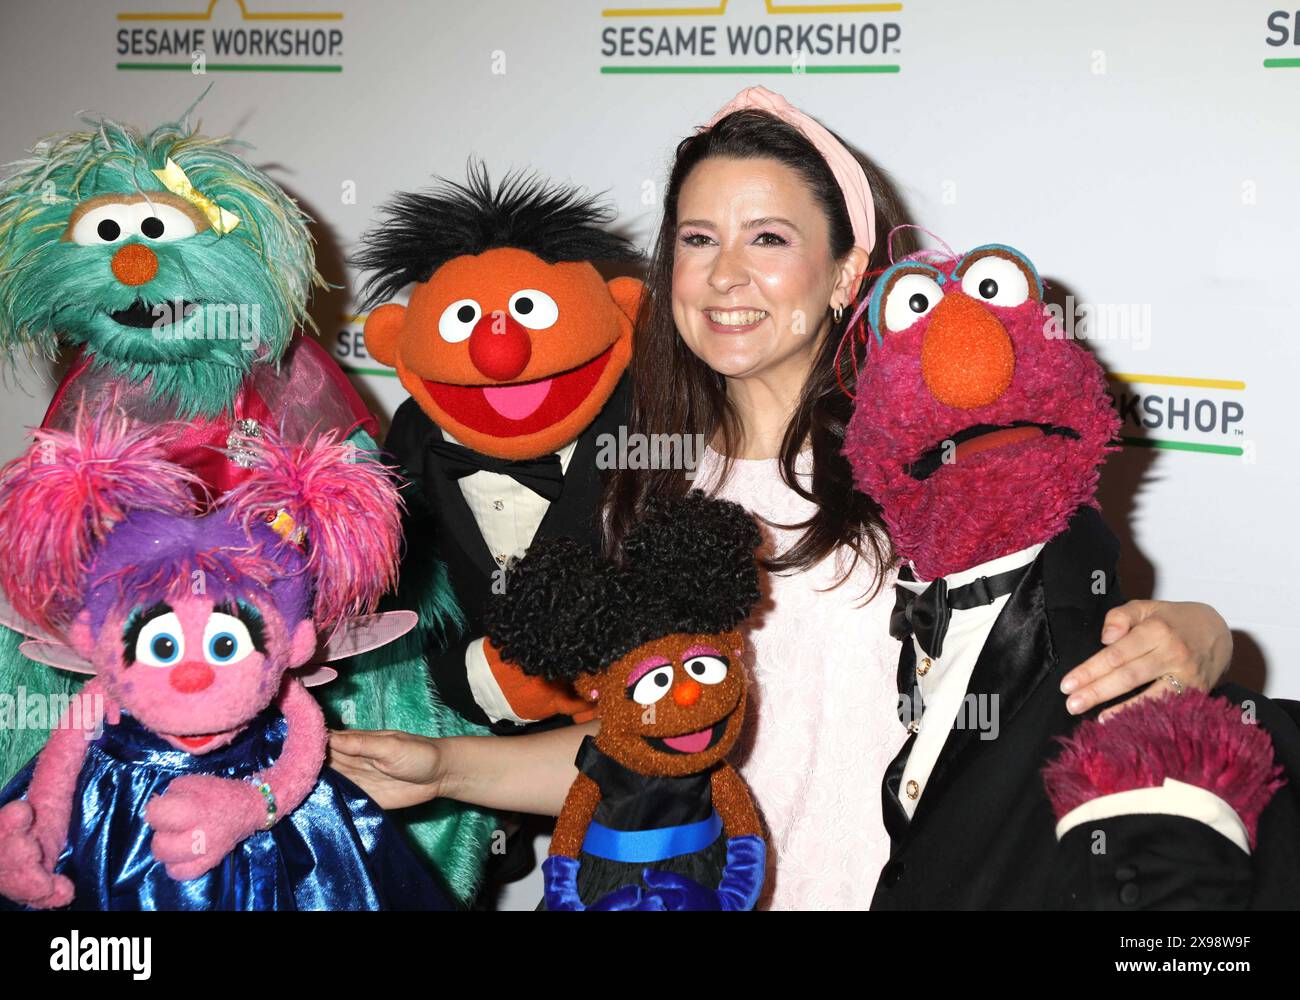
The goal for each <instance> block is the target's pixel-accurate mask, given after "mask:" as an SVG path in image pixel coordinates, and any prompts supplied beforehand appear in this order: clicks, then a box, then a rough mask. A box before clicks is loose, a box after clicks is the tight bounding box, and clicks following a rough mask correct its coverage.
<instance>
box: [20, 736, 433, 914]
mask: <svg viewBox="0 0 1300 1000" xmlns="http://www.w3.org/2000/svg"><path fill="white" fill-rule="evenodd" d="M287 728H288V726H287V723H286V722H285V719H284V716H282V715H280V714H279V713H278V712H276V711H274V710H268V711H267V712H264V713H263V714H262V715H260V716H259V717H258V718H257V719H255V720H254V721H253V722H252V723H251V724H250V725H249V726H248V727H247V728H246V729H245V730H244V731H243V732H242V733H240V734H239V735H238V736H237V737H236V738H235V739H234V741H233V742H231V744H230V745H229V746H225V747H222V748H220V749H217V750H214V751H212V752H211V753H207V754H201V755H196V754H190V753H187V752H185V751H184V750H177V749H175V748H174V747H172V746H171V745H170V744H168V743H166V742H164V741H163V740H162V739H160V738H159V737H157V736H155V735H154V734H153V733H151V732H150V731H149V730H147V729H146V728H145V727H144V726H143V725H141V724H140V723H139V722H137V721H136V720H135V719H132V718H131V717H130V716H129V715H127V714H126V713H125V712H124V713H122V717H121V722H120V723H118V724H117V725H105V726H104V730H103V733H102V734H101V735H100V736H99V738H98V739H96V740H94V741H93V742H92V743H91V744H90V746H89V747H88V748H87V751H86V758H85V761H84V763H83V765H82V768H81V776H80V779H79V780H78V782H77V790H76V794H75V797H74V800H73V803H72V822H71V824H70V826H69V832H68V845H67V847H66V848H65V849H64V851H63V854H62V855H61V856H60V858H59V863H58V866H57V868H56V870H57V871H58V872H60V873H61V874H63V875H66V876H68V877H69V878H70V879H71V880H72V883H73V886H74V887H75V892H76V895H75V897H74V898H73V901H72V903H71V905H70V906H69V907H68V908H69V909H71V910H448V909H452V908H453V907H452V905H451V903H450V902H449V901H448V899H447V897H446V895H444V893H443V892H442V890H441V889H440V887H439V886H438V884H437V883H436V882H435V880H434V879H433V878H432V877H431V876H430V875H429V873H428V872H427V871H426V870H425V869H424V867H423V866H422V865H421V863H420V862H419V861H418V860H417V859H416V857H415V854H414V853H413V852H412V851H411V849H410V847H409V846H408V845H407V843H406V841H405V840H404V839H403V836H402V834H401V832H400V831H399V830H398V829H397V826H396V825H395V824H394V823H392V822H390V821H388V820H387V819H386V817H385V815H384V812H383V810H382V809H380V808H379V806H377V805H375V803H374V802H373V801H372V800H371V799H370V798H369V797H368V796H366V794H365V793H364V792H362V791H361V789H359V788H358V787H357V786H356V785H354V784H353V783H352V782H350V781H348V780H347V779H346V778H344V777H343V776H342V775H340V774H338V773H337V772H335V771H333V770H331V769H330V768H325V769H323V770H322V772H321V776H320V779H319V780H318V781H317V782H316V787H315V788H314V789H312V792H311V794H310V795H309V796H308V797H307V798H306V799H305V800H304V801H303V803H302V804H301V805H300V806H299V807H298V808H297V809H295V810H294V811H293V812H292V813H291V814H290V815H289V816H287V817H284V818H282V819H281V820H280V821H279V822H277V823H276V824H275V826H273V827H272V828H271V829H270V830H263V831H259V832H258V833H255V834H253V835H252V836H251V837H249V838H248V839H247V840H245V841H244V842H243V843H242V844H239V845H238V846H237V847H236V848H235V849H234V850H233V851H231V853H230V854H229V855H228V856H227V857H226V858H225V859H224V860H222V862H221V863H220V864H219V865H217V866H216V867H215V868H213V869H212V870H210V871H208V872H207V873H206V874H204V875H201V876H200V877H198V878H196V879H191V880H190V881H188V882H177V881H176V880H175V879H173V878H171V877H170V876H169V875H168V874H167V872H166V869H165V868H164V867H163V866H162V864H160V863H159V862H157V861H155V860H154V858H153V855H152V854H151V853H150V851H149V842H150V839H151V836H152V833H153V831H152V829H151V828H150V827H149V825H148V824H147V823H146V822H145V819H144V810H145V805H146V804H147V803H148V802H149V800H150V799H151V798H152V797H153V796H154V795H157V794H159V793H161V792H162V791H163V790H164V789H165V788H166V787H167V785H168V784H170V783H171V781H172V780H173V779H174V778H178V777H181V776H182V775H186V774H208V775H217V776H220V777H224V778H239V779H245V778H247V777H249V776H250V775H252V774H254V773H256V772H258V771H262V770H265V769H266V768H267V767H269V766H270V765H271V764H272V763H274V761H275V759H276V758H277V757H278V756H279V755H280V750H281V748H282V747H283V745H284V737H285V732H286V730H287ZM34 767H35V761H34V760H33V761H32V762H30V763H28V765H27V766H26V767H25V768H23V770H22V771H20V772H19V773H18V774H17V775H16V776H15V777H14V779H13V780H12V781H11V782H10V783H9V784H8V785H7V786H6V787H5V789H4V791H3V792H0V804H5V803H8V802H11V801H13V800H14V799H18V798H21V797H23V795H24V794H25V793H26V791H27V785H28V783H29V782H30V780H31V776H32V770H33V768H34ZM17 908H19V907H17V906H16V905H15V904H13V903H11V902H10V901H9V900H6V899H4V898H3V897H0V909H17Z"/></svg>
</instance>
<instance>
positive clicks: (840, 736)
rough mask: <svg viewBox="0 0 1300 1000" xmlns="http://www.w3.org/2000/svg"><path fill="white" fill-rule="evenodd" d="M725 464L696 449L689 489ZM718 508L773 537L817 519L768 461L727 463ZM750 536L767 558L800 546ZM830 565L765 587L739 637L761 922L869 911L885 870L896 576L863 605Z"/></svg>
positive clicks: (898, 736) (865, 583) (851, 581)
mask: <svg viewBox="0 0 1300 1000" xmlns="http://www.w3.org/2000/svg"><path fill="white" fill-rule="evenodd" d="M722 463H723V459H722V458H721V456H719V455H718V454H717V453H715V452H713V451H712V450H711V449H706V451H705V453H704V457H703V461H702V462H701V464H700V468H699V470H698V472H697V475H696V479H695V485H696V486H697V487H699V488H702V489H705V490H707V491H710V492H712V491H713V487H714V485H715V484H716V482H717V477H718V474H719V473H720V471H721V468H722ZM716 495H718V496H721V497H725V498H726V499H728V500H733V501H735V502H736V503H738V504H740V505H741V506H742V507H744V508H745V509H746V510H748V511H750V512H751V513H753V514H755V515H758V516H759V517H762V518H766V519H768V520H769V521H772V522H775V523H777V524H796V523H798V522H800V521H803V520H804V519H805V518H807V517H808V516H809V515H810V514H811V512H812V506H813V505H812V504H810V503H809V502H807V501H805V500H803V499H801V498H800V497H799V496H798V495H797V494H796V493H794V492H793V491H792V490H791V489H790V488H789V487H787V486H786V485H785V483H783V482H782V481H781V472H780V466H779V463H778V462H777V461H776V460H738V461H735V462H733V463H732V467H731V471H730V475H729V477H728V480H727V482H726V483H725V484H723V486H722V488H721V489H720V490H718V491H717V493H716ZM760 527H761V528H762V530H763V533H764V536H765V538H766V540H767V544H769V545H773V546H775V551H781V550H783V549H785V548H787V547H788V546H789V545H791V544H792V543H793V542H794V541H795V540H796V539H797V537H798V535H799V532H797V531H788V530H781V529H773V528H771V527H769V526H767V525H764V524H762V523H761V522H760ZM836 563H837V560H836V558H835V557H834V556H832V557H830V558H828V559H826V560H824V561H823V562H822V563H820V564H818V565H817V566H815V567H813V568H812V569H810V570H807V571H805V572H802V573H797V574H794V575H779V576H777V575H765V577H764V582H763V587H764V601H763V602H762V604H761V605H760V608H759V611H758V612H757V614H756V615H755V618H754V623H753V624H752V625H751V627H750V629H749V631H748V633H747V637H748V639H749V655H750V663H749V668H750V671H751V673H750V676H751V678H752V681H753V683H752V685H751V688H750V698H751V702H752V704H751V706H750V711H749V719H748V728H747V730H746V734H745V736H744V737H743V740H744V742H743V744H742V745H741V746H740V747H738V748H737V750H736V752H735V754H734V755H733V758H732V759H733V762H734V763H735V764H736V765H737V766H738V767H739V768H740V771H741V773H742V774H743V775H744V776H745V780H746V781H747V782H748V783H749V787H750V788H751V789H752V790H753V792H754V797H755V799H757V801H758V806H759V810H760V812H761V813H762V815H763V819H764V821H765V822H766V824H767V828H768V832H769V835H770V842H771V846H772V853H773V854H774V861H775V870H774V872H773V873H772V874H773V876H774V880H773V882H772V883H770V888H769V890H768V898H767V900H766V905H767V906H768V907H770V908H771V909H801V910H823V909H835V910H840V909H866V908H867V907H868V906H869V905H870V903H871V896H872V893H873V892H874V890H875V887H876V878H877V876H878V875H879V873H880V869H881V867H882V866H883V865H884V863H885V862H886V861H887V860H888V859H889V835H888V834H887V833H886V832H885V828H884V822H883V820H882V818H881V811H880V783H881V779H882V778H883V776H884V773H885V769H886V768H887V767H888V766H889V762H890V761H891V760H893V758H894V755H895V754H897V752H898V750H899V749H900V748H901V747H902V745H903V742H904V740H905V738H906V736H907V733H906V731H905V730H904V728H903V726H902V724H901V723H900V722H899V721H898V714H897V712H896V707H895V706H896V703H897V698H898V695H897V691H896V687H895V679H894V678H895V673H896V670H897V665H898V642H897V640H895V639H894V638H892V637H891V636H890V634H889V614H890V611H891V610H892V608H893V574H892V573H891V574H890V575H889V576H888V577H887V578H886V580H885V586H884V588H883V589H882V590H881V591H880V593H879V594H878V595H877V596H876V597H875V598H874V599H873V600H871V601H870V602H868V603H866V604H865V605H864V604H863V603H862V599H863V595H864V594H865V593H866V592H867V590H868V589H869V586H870V582H871V575H872V574H871V567H869V566H864V565H862V564H859V565H858V566H856V567H855V568H854V570H853V573H852V574H851V575H850V576H849V578H848V580H847V581H845V583H844V584H842V585H841V586H840V587H838V588H836V589H833V590H828V589H826V588H828V587H830V585H831V584H832V583H834V581H835V580H836V579H837V578H838V576H839V573H837V572H836Z"/></svg>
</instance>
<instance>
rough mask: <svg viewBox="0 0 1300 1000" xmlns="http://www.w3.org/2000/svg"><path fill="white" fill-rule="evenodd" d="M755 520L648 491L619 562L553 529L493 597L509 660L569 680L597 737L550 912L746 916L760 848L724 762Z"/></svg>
mask: <svg viewBox="0 0 1300 1000" xmlns="http://www.w3.org/2000/svg"><path fill="white" fill-rule="evenodd" d="M759 541H760V537H759V533H758V528H757V527H756V526H755V524H754V522H753V520H752V519H751V518H750V517H749V515H748V514H746V513H745V512H744V510H742V509H741V508H740V507H738V506H737V505H735V504H733V503H730V502H727V501H723V500H709V499H706V498H705V497H704V496H703V495H702V494H700V493H692V494H689V495H688V496H686V497H685V498H683V499H680V500H668V499H657V500H652V501H651V502H650V504H649V507H648V510H647V512H646V516H645V518H644V520H643V521H642V522H641V523H640V524H638V525H637V527H636V528H635V529H634V530H633V531H631V532H630V533H629V534H628V536H627V538H626V540H625V541H624V543H623V547H622V551H621V552H620V554H619V558H618V559H617V560H616V561H607V560H604V559H602V558H600V557H599V556H598V555H597V554H596V553H595V552H594V551H593V550H592V549H591V548H590V547H589V546H587V545H585V544H584V543H582V542H579V541H577V540H574V539H567V538H556V539H547V540H545V541H541V542H538V543H537V544H536V545H534V546H533V547H532V548H531V549H530V550H529V552H528V554H527V555H525V556H524V557H523V558H522V559H520V560H519V561H518V562H517V563H514V564H513V565H512V567H511V570H510V573H509V575H508V577H507V581H506V590H505V593H504V594H501V595H499V596H497V597H495V598H494V599H493V601H492V602H491V604H490V605H489V607H488V615H487V631H488V635H489V637H490V638H491V639H492V641H493V643H494V644H496V645H497V647H498V648H499V649H500V650H501V655H502V656H503V657H505V658H506V660H508V661H510V662H513V663H517V664H518V665H519V666H520V668H521V669H523V670H524V671H525V672H526V673H529V674H538V675H541V676H544V677H547V678H550V679H552V680H553V681H556V682H564V683H571V684H573V685H574V686H576V688H577V690H578V693H579V694H580V695H581V696H582V697H583V698H585V699H586V700H587V701H589V702H590V703H592V704H594V705H596V706H597V707H598V709H599V713H600V719H601V723H600V732H599V733H598V734H597V735H596V736H595V737H590V736H589V737H587V738H586V739H585V740H584V741H583V744H582V748H581V750H580V751H579V753H578V759H577V765H578V769H579V771H580V772H581V773H580V774H579V775H578V778H577V779H576V780H575V781H574V783H573V786H572V788H571V789H570V791H569V794H568V797H567V799H566V800H565V803H564V807H563V810H562V811H561V813H560V816H559V819H558V820H557V822H556V826H555V835H554V837H553V838H552V841H551V851H550V857H548V858H547V859H546V861H545V862H543V865H542V869H543V872H544V874H545V880H546V881H545V885H546V899H545V902H546V907H547V909H551V910H584V909H592V910H718V909H722V910H748V909H752V908H753V907H754V905H755V903H756V902H757V900H758V898H759V895H760V893H761V891H762V887H763V883H764V877H765V862H766V844H765V842H764V839H763V833H762V828H761V826H760V824H759V819H758V815H757V813H756V811H755V809H754V804H753V800H752V799H751V797H750V794H749V790H748V788H746V787H745V784H744V781H743V780H742V779H741V778H740V776H739V775H738V774H737V773H736V771H735V769H734V768H733V767H732V766H731V765H730V764H729V763H727V761H726V755H727V754H728V753H729V752H730V751H731V749H732V747H733V746H735V744H736V740H737V738H738V737H739V735H740V733H741V730H742V728H743V726H744V715H745V704H746V681H745V668H744V664H743V660H742V658H743V655H744V640H743V638H742V637H741V634H740V632H739V627H740V625H741V624H742V623H743V622H744V620H745V619H746V618H748V617H749V614H750V612H751V611H752V610H753V608H754V606H755V604H756V603H757V602H758V598H759V591H758V570H757V566H756V563H755V557H754V549H755V548H756V547H757V546H758V544H759Z"/></svg>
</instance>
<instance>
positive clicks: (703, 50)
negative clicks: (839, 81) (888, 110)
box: [600, 0, 903, 76]
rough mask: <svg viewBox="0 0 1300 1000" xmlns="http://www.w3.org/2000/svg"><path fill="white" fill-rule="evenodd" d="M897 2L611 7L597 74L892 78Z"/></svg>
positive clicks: (605, 15)
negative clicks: (886, 75)
mask: <svg viewBox="0 0 1300 1000" xmlns="http://www.w3.org/2000/svg"><path fill="white" fill-rule="evenodd" d="M902 10H903V5H902V4H901V3H779V2H777V0H763V2H762V3H759V2H758V0H751V2H750V3H749V4H743V5H742V4H734V3H730V2H729V0H721V2H719V3H718V4H716V5H715V6H698V5H697V6H686V5H683V4H678V5H676V6H645V7H611V8H607V9H605V10H602V11H601V12H600V16H601V18H602V24H601V29H600V56H601V59H602V60H603V61H602V64H601V67H600V71H601V72H602V73H613V74H620V73H736V74H745V75H746V76H753V75H760V74H768V73H788V74H795V75H798V74H802V73H897V72H899V70H900V66H899V63H898V57H899V53H900V52H901V51H902V46H901V41H900V40H901V38H902V34H903V29H902V25H901V24H900V23H899V22H898V21H897V20H894V19H892V18H889V17H886V16H882V15H889V14H898V13H901V12H902Z"/></svg>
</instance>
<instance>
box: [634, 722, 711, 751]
mask: <svg viewBox="0 0 1300 1000" xmlns="http://www.w3.org/2000/svg"><path fill="white" fill-rule="evenodd" d="M728 718H730V716H728ZM726 731H727V719H721V720H719V721H718V722H715V723H714V724H713V725H711V726H709V727H708V728H707V729H701V730H699V731H698V732H694V733H686V734H684V735H682V736H647V737H645V741H646V742H647V743H649V744H650V746H651V747H653V748H654V749H656V750H658V751H659V752H660V753H703V752H704V751H705V750H708V749H709V748H710V747H712V746H716V745H717V742H718V740H720V739H722V734H723V733H725V732H726Z"/></svg>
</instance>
